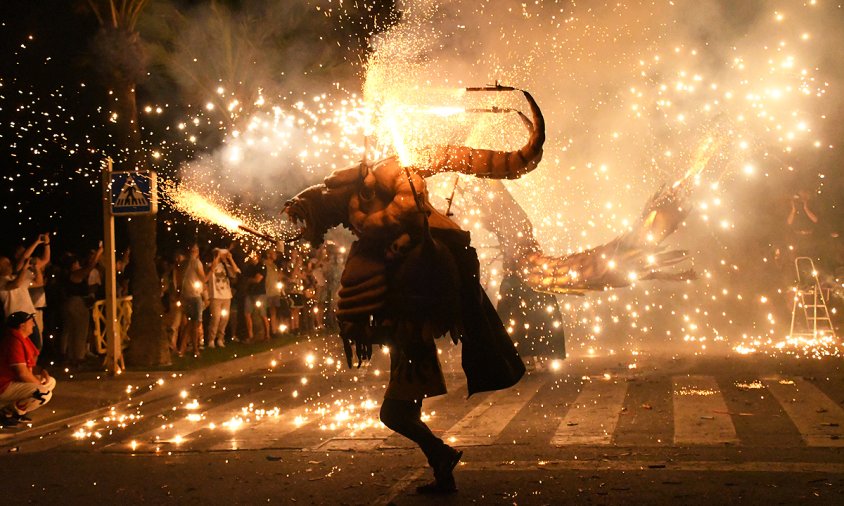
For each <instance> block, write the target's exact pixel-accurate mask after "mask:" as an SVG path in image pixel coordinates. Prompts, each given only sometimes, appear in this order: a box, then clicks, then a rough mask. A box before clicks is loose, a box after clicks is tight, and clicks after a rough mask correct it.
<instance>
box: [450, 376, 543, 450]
mask: <svg viewBox="0 0 844 506" xmlns="http://www.w3.org/2000/svg"><path fill="white" fill-rule="evenodd" d="M546 379H547V377H546V378H543V379H540V378H539V377H538V376H527V377H526V378H525V379H523V380H522V381H521V382H520V383H518V384H517V385H516V386H515V387H512V388H509V389H505V390H499V391H497V392H494V393H493V394H492V395H490V396H489V397H488V398H486V399H485V400H484V401H483V402H482V403H481V404H480V405H478V406H476V407H475V408H474V409H473V410H472V411H470V412H469V414H467V415H466V416H464V417H463V418H462V419H461V420H460V421H458V422H457V423H456V424H454V426H452V427H451V428H450V429H449V430H448V431H446V433H445V434H443V436H442V438H443V440H444V441H446V442H447V443H448V444H451V445H456V446H486V445H491V444H493V443H495V441H496V439H497V437H498V435H499V434H501V432H502V431H503V430H504V428H505V427H506V426H507V425H508V424H509V423H510V421H511V420H513V418H514V417H515V416H516V414H518V413H519V411H521V410H522V408H524V407H525V405H526V404H527V403H528V402H530V401H531V399H533V398H534V396H535V395H536V394H537V393H538V392H539V389H540V388H541V387H542V385H543V384H544V383H545V381H546Z"/></svg>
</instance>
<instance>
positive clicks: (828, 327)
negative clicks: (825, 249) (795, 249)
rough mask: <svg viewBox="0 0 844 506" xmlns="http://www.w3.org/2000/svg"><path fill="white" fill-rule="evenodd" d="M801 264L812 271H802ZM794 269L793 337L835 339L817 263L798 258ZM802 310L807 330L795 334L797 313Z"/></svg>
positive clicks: (807, 258) (808, 259) (805, 258)
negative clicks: (795, 284)
mask: <svg viewBox="0 0 844 506" xmlns="http://www.w3.org/2000/svg"><path fill="white" fill-rule="evenodd" d="M801 264H802V265H803V266H804V269H805V267H806V266H808V267H809V268H810V270H809V271H806V270H801ZM794 269H795V270H796V271H797V286H795V287H794V288H793V290H794V305H793V306H792V309H791V333H790V335H791V337H811V338H816V337H819V336H826V335H831V336H832V337H833V338H834V339H835V338H836V336H835V329H834V328H833V326H832V320H831V319H830V317H829V309H828V308H827V306H826V297H824V293H823V289H822V288H821V283H820V281H818V271H817V270H815V263H814V262H813V261H812V259H811V258H809V257H797V258H795V259H794ZM807 278H811V279H807ZM800 310H802V312H803V319H804V321H805V326H804V328H805V330H802V331H797V332H795V329H794V326H795V325H794V324H795V322H796V321H797V319H798V318H797V313H798V311H800Z"/></svg>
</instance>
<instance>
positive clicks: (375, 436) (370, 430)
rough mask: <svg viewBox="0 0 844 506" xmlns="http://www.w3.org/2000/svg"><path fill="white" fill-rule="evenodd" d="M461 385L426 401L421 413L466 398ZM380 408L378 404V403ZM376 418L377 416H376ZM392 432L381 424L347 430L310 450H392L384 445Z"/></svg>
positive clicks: (464, 382) (464, 381) (464, 388)
mask: <svg viewBox="0 0 844 506" xmlns="http://www.w3.org/2000/svg"><path fill="white" fill-rule="evenodd" d="M461 379H462V383H461V384H460V385H459V386H452V388H451V390H450V391H449V392H448V394H446V395H440V396H437V397H433V398H431V399H426V400H425V401H424V403H423V405H422V413H423V416H424V414H426V413H428V414H430V413H432V412H434V411H435V410H436V408H437V406H439V405H440V404H442V403H444V402H445V400H446V399H454V398H460V397H464V398H465V396H466V380H465V378H461ZM458 381H460V380H458ZM379 406H380V403H379ZM376 418H377V416H376ZM393 434H394V432H393V431H392V430H391V429H388V428H387V427H385V426H384V425H383V424H381V423H375V424H372V425H369V426H367V427H364V428H362V429H355V428H351V429H347V430H345V431H343V432H342V433H340V434H339V435H337V436H334V437H332V438H330V439H328V440H326V441H323V442H321V443H319V444H317V445H316V446H315V447H313V448H311V449H312V450H344V451H348V450H372V449H375V448H378V447H383V448H392V446H390V445H385V444H384V442H385V441H386V439H387V438H389V437H390V436H392V435H393Z"/></svg>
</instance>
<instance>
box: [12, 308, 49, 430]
mask: <svg viewBox="0 0 844 506" xmlns="http://www.w3.org/2000/svg"><path fill="white" fill-rule="evenodd" d="M34 326H35V315H34V314H33V313H26V312H23V311H18V312H15V313H12V314H10V315H9V317H8V318H7V319H6V334H5V335H4V336H3V339H2V341H0V425H2V426H4V427H6V426H13V425H17V424H19V423H20V422H22V421H27V422H28V421H31V420H30V419H29V417H28V416H26V414H27V413H28V412H30V411H33V410H35V409H38V408H40V407H41V406H43V405H44V404H47V402H49V401H50V399H51V398H52V397H53V389H54V388H55V387H56V380H55V379H54V378H53V377H51V376H50V374H49V373H48V372H47V370H46V369H43V368H38V367H37V366H36V362H37V361H38V349H37V348H36V347H35V345H34V344H33V343H32V341H31V340H30V339H29V336H30V335H31V334H32V329H33V327H34ZM36 368H38V369H39V372H38V374H37V375H36V374H35V372H34V370H35V369H36Z"/></svg>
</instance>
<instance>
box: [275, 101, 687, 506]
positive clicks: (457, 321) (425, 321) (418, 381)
mask: <svg viewBox="0 0 844 506" xmlns="http://www.w3.org/2000/svg"><path fill="white" fill-rule="evenodd" d="M505 89H506V90H513V91H515V89H513V88H506V87H501V86H499V85H496V87H495V90H496V91H501V90H505ZM518 91H521V92H522V93H523V95H524V97H525V99H526V100H527V102H528V104H529V106H530V111H531V116H532V117H531V118H527V117H526V116H525V115H524V114H522V113H521V112H519V116H520V117H521V119H522V120H523V122H524V124H525V125H526V127H527V128H528V130H529V132H530V137H529V139H528V141H527V143H525V145H524V146H522V147H521V148H520V149H518V150H515V151H496V150H488V149H473V148H469V147H465V146H440V147H437V148H434V149H433V156H432V157H431V158H430V160H431V161H430V163H428V164H426V165H425V166H410V167H406V166H402V164H401V162H400V161H399V159H398V158H397V157H390V158H386V159H383V160H380V161H378V162H375V163H373V164H371V165H370V164H367V163H364V162H362V163H360V164H358V165H355V166H352V167H348V168H344V169H340V170H337V171H335V172H333V173H332V174H331V175H329V176H328V177H327V178H325V180H324V181H323V182H322V183H321V184H318V185H315V186H311V187H310V188H307V189H305V190H303V191H302V192H300V193H299V194H298V195H296V196H295V197H294V198H293V199H291V200H290V201H288V203H287V204H286V206H285V212H286V213H287V214H288V216H289V217H290V219H291V221H293V222H294V223H297V224H299V225H300V226H301V227H302V228H301V230H300V237H301V238H302V239H304V240H307V241H309V242H310V243H311V244H312V245H313V246H319V245H320V244H321V243H322V241H323V236H324V235H325V233H326V232H327V231H328V230H329V229H331V228H333V227H335V226H338V225H343V226H345V227H347V228H348V229H350V230H351V231H352V233H353V234H354V235H355V236H356V239H357V240H356V241H355V242H354V243H353V244H352V247H351V249H350V251H349V257H348V259H347V262H346V265H345V267H344V270H343V273H342V275H341V279H340V286H341V288H340V291H339V294H338V295H339V297H338V306H337V319H338V322H339V323H340V337H341V338H342V340H343V345H344V351H345V354H346V359H347V362H348V365H349V367H351V366H352V358H353V353H354V354H355V355H356V356H357V360H358V366H360V364H361V363H362V362H364V361H367V360H368V359H369V358H371V355H372V348H373V346H374V345H386V346H389V349H390V380H389V384H388V385H387V389H386V392H385V396H384V397H385V398H384V403H383V404H382V406H381V413H380V416H381V420H382V422H383V423H384V424H385V425H386V426H387V427H389V428H390V429H392V430H395V431H396V432H398V433H400V434H402V435H404V436H406V437H408V438H409V439H411V440H413V441H414V442H416V443H417V444H419V446H420V448H421V449H422V451H423V452H424V453H425V455H426V457H427V458H428V462H429V464H430V465H431V467H432V468H433V471H434V477H435V481H434V482H433V483H431V484H429V485H426V486H423V487H421V488H420V491H421V492H432V493H450V492H454V491H456V486H455V483H454V477H453V475H452V470H453V468H454V467H455V466H456V465H457V462H458V461H459V460H460V457H461V456H462V452H460V451H458V450H456V449H454V448H451V447H450V446H448V445H446V444H445V443H444V442H443V441H442V440H441V439H439V438H437V437H436V436H434V435H433V433H432V432H431V431H430V429H429V428H428V427H427V426H426V425H425V424H424V422H422V420H421V406H422V401H423V399H425V398H427V397H431V396H436V395H442V394H444V393H446V385H445V379H444V377H443V373H442V369H441V366H440V363H439V359H438V352H437V347H436V344H435V340H436V339H437V338H439V337H441V336H444V335H445V334H449V335H450V336H451V339H452V340H453V341H454V342H455V343H457V342H458V341H460V342H461V343H462V366H463V371H464V373H465V375H466V379H467V388H468V392H469V395H470V396H471V395H472V394H474V393H477V392H482V391H491V390H500V389H504V388H508V387H510V386H513V385H515V384H516V383H517V382H518V381H519V379H521V377H522V376H523V375H524V373H525V365H524V363H523V362H522V359H521V357H520V356H519V353H518V351H517V349H516V346H515V345H514V343H513V341H512V339H511V336H510V335H509V334H508V332H507V330H506V329H505V327H504V325H503V324H502V322H501V319H500V318H499V316H498V314H497V313H496V310H495V307H494V306H493V304H492V302H491V301H490V300H489V298H488V297H487V295H486V293H485V292H484V290H483V288H482V287H481V285H480V281H479V280H480V264H479V261H478V255H477V253H476V251H475V249H474V248H473V247H472V246H471V245H470V238H469V233H468V232H466V231H463V230H461V229H460V227H459V226H458V225H457V224H456V223H455V222H454V221H452V220H451V219H449V217H448V213H441V212H439V211H438V210H437V209H435V208H434V207H433V206H432V205H431V202H430V200H429V196H428V191H427V187H426V183H425V177H428V176H431V175H434V174H438V173H441V172H458V173H462V174H467V175H472V176H475V177H479V178H486V179H492V180H502V179H515V178H518V177H520V176H522V175H524V174H526V173H528V172H530V171H532V170H534V169H535V168H536V167H537V165H538V164H539V162H540V161H541V159H542V154H543V145H544V143H545V121H544V118H543V116H542V112H541V111H540V109H539V106H538V105H537V104H536V101H535V100H534V99H533V97H532V96H531V95H530V93H528V92H527V91H524V90H518ZM658 197H659V198H655V199H654V200H652V203H651V205H650V212H649V213H648V214H647V215H646V217H645V219H644V220H643V221H642V223H640V226H639V227H637V229H636V230H633V231H631V232H630V233H628V234H626V235H625V236H623V237H621V238H619V239H616V240H615V241H613V242H611V243H609V244H608V245H606V246H604V247H602V248H603V249H601V248H598V249H596V250H594V251H589V252H584V253H580V254H576V255H571V256H569V257H562V258H552V257H546V256H543V254H542V252H541V250H540V248H539V247H538V245H537V244H535V243H534V244H529V245H527V248H526V249H525V248H522V249H521V250H520V251H521V252H522V253H523V255H521V256H522V258H523V259H524V263H523V264H521V265H520V269H521V270H522V271H523V272H524V273H525V274H527V281H528V283H529V285H530V286H531V287H533V288H535V289H538V290H542V291H544V292H562V291H565V290H567V289H569V288H574V289H593V288H596V287H599V286H620V285H621V284H622V282H623V281H620V280H617V279H616V278H615V277H614V276H613V275H612V273H611V272H610V271H612V270H613V269H612V268H609V270H608V269H606V268H603V267H601V265H603V264H605V263H606V261H605V260H606V257H607V255H606V252H608V251H610V250H611V253H612V257H613V258H619V260H620V262H621V263H622V264H623V266H624V267H625V268H626V267H628V266H629V265H634V264H635V265H638V264H639V263H641V262H642V261H645V262H646V263H647V264H648V268H649V272H650V277H658V273H659V272H660V271H659V267H660V266H663V265H669V264H672V263H675V262H677V261H679V260H680V259H681V258H683V257H684V255H683V253H682V252H656V251H654V248H658V243H659V242H661V240H662V239H664V237H665V236H667V235H668V234H670V233H671V232H672V231H673V230H674V228H676V226H677V224H678V223H679V221H681V220H682V216H684V214H683V211H681V210H680V209H679V206H678V205H677V201H676V199H673V198H672V194H671V192H665V193H663V194H660V195H658ZM523 218H524V220H523V221H524V222H527V223H528V224H529V221H528V220H527V217H526V216H524V217H523ZM678 218H679V219H678ZM522 225H523V223H520V224H519V226H522ZM528 228H530V227H528ZM529 232H530V235H529V237H531V238H532V237H533V235H532V230H530V231H529ZM520 235H523V234H520ZM517 249H519V248H517ZM645 258H646V259H647V260H642V259H645ZM578 273H579V274H578Z"/></svg>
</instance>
